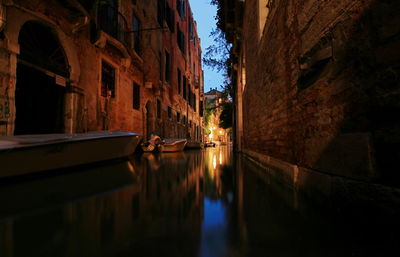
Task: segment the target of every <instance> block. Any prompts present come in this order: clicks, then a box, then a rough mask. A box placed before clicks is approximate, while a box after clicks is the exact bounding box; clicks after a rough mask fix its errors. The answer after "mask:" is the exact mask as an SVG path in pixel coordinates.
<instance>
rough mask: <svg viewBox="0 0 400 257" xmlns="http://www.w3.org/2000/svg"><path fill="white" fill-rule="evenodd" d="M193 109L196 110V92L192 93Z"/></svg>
mask: <svg viewBox="0 0 400 257" xmlns="http://www.w3.org/2000/svg"><path fill="white" fill-rule="evenodd" d="M193 110H194V111H195V112H197V99H196V94H193Z"/></svg>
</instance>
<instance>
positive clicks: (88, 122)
mask: <svg viewBox="0 0 400 257" xmlns="http://www.w3.org/2000/svg"><path fill="white" fill-rule="evenodd" d="M0 8H1V10H0V15H1V24H0V25H1V34H0V36H1V37H0V53H1V55H0V62H1V65H0V76H1V78H0V134H1V135H14V134H15V135H17V134H38V133H76V132H86V131H95V130H127V131H132V132H137V133H141V134H143V135H144V137H145V138H146V137H147V136H148V135H149V133H150V132H151V131H158V132H159V133H160V134H161V136H164V137H187V136H189V135H190V137H191V138H192V139H193V140H200V139H202V129H201V127H202V122H203V121H202V117H201V115H202V112H201V111H200V110H201V106H200V105H201V97H202V94H203V77H202V66H201V48H200V39H199V37H198V35H197V32H196V22H195V21H194V20H193V15H192V13H191V10H190V6H189V4H188V1H187V0H179V1H173V0H168V1H167V0H151V1H148V0H146V1H145V0H136V1H124V0H103V1H95V0H73V1H39V0H34V1H22V0H15V1H14V0H4V1H1V7H0Z"/></svg>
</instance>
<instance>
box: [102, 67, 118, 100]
mask: <svg viewBox="0 0 400 257" xmlns="http://www.w3.org/2000/svg"><path fill="white" fill-rule="evenodd" d="M101 96H104V97H107V96H111V97H115V68H114V67H112V66H111V65H109V64H108V63H106V62H105V61H102V62H101Z"/></svg>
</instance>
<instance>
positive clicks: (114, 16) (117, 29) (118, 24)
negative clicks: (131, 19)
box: [97, 5, 131, 47]
mask: <svg viewBox="0 0 400 257" xmlns="http://www.w3.org/2000/svg"><path fill="white" fill-rule="evenodd" d="M97 24H98V26H99V28H100V29H101V30H103V31H104V32H106V33H107V34H109V35H110V36H112V37H114V38H116V39H118V40H119V41H121V42H122V43H123V44H125V45H126V46H128V47H129V46H130V45H131V42H130V40H131V36H130V35H129V33H127V31H128V23H127V21H126V19H125V17H124V16H123V15H122V14H121V13H120V12H119V11H118V10H117V8H115V7H113V6H111V5H99V6H98V7H97Z"/></svg>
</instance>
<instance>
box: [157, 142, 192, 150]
mask: <svg viewBox="0 0 400 257" xmlns="http://www.w3.org/2000/svg"><path fill="white" fill-rule="evenodd" d="M186 143H187V140H186V139H179V140H170V141H166V142H165V143H164V144H161V145H160V152H180V151H183V149H184V148H185V145H186Z"/></svg>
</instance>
